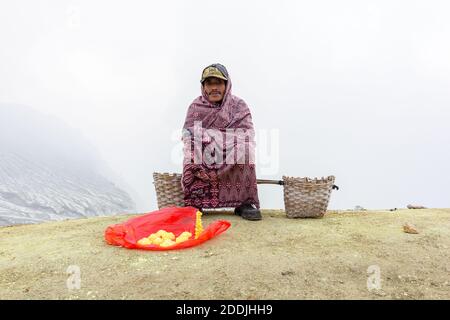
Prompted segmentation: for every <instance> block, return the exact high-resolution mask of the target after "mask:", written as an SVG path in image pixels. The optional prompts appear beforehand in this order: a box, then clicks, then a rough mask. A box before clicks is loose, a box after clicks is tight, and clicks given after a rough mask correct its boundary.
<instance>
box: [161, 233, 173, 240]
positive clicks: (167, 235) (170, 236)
mask: <svg viewBox="0 0 450 320" xmlns="http://www.w3.org/2000/svg"><path fill="white" fill-rule="evenodd" d="M161 238H163V239H164V240H167V239H169V240H175V235H174V234H173V233H172V232H167V233H165V234H163V235H162V236H161Z"/></svg>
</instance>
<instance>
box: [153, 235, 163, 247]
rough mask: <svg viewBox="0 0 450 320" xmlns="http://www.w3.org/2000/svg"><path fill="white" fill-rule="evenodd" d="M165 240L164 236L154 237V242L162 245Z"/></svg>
mask: <svg viewBox="0 0 450 320" xmlns="http://www.w3.org/2000/svg"><path fill="white" fill-rule="evenodd" d="M163 241H164V240H163V239H162V238H159V237H158V238H155V239H153V241H152V243H153V244H156V245H160V244H161V243H162V242H163Z"/></svg>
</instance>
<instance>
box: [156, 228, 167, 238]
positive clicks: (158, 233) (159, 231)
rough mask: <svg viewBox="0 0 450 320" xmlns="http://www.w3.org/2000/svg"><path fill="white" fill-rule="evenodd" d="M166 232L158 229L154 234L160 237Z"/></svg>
mask: <svg viewBox="0 0 450 320" xmlns="http://www.w3.org/2000/svg"><path fill="white" fill-rule="evenodd" d="M166 233H167V231H166V230H158V232H156V233H155V235H157V236H158V237H162V236H163V235H164V234H166Z"/></svg>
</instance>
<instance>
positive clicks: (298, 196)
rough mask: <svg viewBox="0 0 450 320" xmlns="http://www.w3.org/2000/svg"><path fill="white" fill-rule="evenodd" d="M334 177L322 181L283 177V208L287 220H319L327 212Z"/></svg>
mask: <svg viewBox="0 0 450 320" xmlns="http://www.w3.org/2000/svg"><path fill="white" fill-rule="evenodd" d="M334 180H335V177H334V176H329V177H326V178H323V177H322V179H317V178H315V179H309V178H293V177H285V176H283V181H284V206H285V211H286V216H287V217H288V218H321V217H323V215H324V214H325V212H326V211H327V207H328V202H329V200H330V195H331V191H332V189H333V187H336V188H337V186H335V185H334Z"/></svg>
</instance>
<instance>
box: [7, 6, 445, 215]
mask: <svg viewBox="0 0 450 320" xmlns="http://www.w3.org/2000/svg"><path fill="white" fill-rule="evenodd" d="M449 16H450V4H449V2H448V1H411V0H405V1H392V0H390V1H362V0H355V1H332V0H330V1H274V0H272V1H261V0H259V1H222V2H213V1H181V0H179V1H106V0H105V1H99V0H89V1H62V0H58V1H57V0H54V1H31V0H30V1H3V2H1V4H0V46H1V47H0V103H8V104H22V105H27V106H30V107H32V108H34V109H36V110H38V111H40V112H42V113H45V114H48V115H51V116H54V117H57V118H58V119H61V121H64V122H65V123H67V124H68V125H70V126H71V127H72V128H74V129H75V130H78V131H79V132H80V134H82V135H83V136H85V137H86V138H87V139H88V140H89V141H90V142H91V143H92V145H94V146H95V147H96V148H97V150H98V152H99V154H100V155H101V156H102V158H103V159H104V160H105V161H106V162H107V163H108V165H109V166H110V168H111V169H112V170H113V171H114V172H116V173H117V175H118V176H120V177H121V178H122V179H123V180H124V181H126V183H127V184H128V186H129V188H131V189H133V192H132V193H133V194H136V197H137V199H135V200H136V202H137V204H138V210H139V211H141V212H146V211H150V210H154V209H156V202H155V201H156V198H155V191H154V187H153V184H152V181H153V178H152V173H153V171H161V172H181V159H180V161H178V162H177V161H176V160H177V159H178V158H177V157H175V155H176V150H177V147H176V145H177V143H178V141H177V130H179V129H180V128H181V126H182V125H183V122H184V118H185V115H186V110H187V107H188V106H189V104H190V103H191V101H192V100H193V99H194V98H195V97H196V96H198V95H199V94H200V83H199V78H200V73H201V71H202V69H203V68H204V67H205V66H206V65H208V64H211V63H216V62H220V63H222V64H224V65H225V66H226V67H227V68H228V71H229V73H230V77H231V79H232V81H233V93H234V94H235V95H237V96H239V97H241V98H243V99H244V100H245V101H246V102H247V104H248V105H249V107H250V110H251V112H252V115H253V122H254V125H255V129H256V131H257V138H258V139H259V140H258V150H257V153H256V156H257V172H258V177H259V178H271V179H279V178H281V177H282V176H283V175H289V176H297V177H300V176H301V177H303V176H308V177H315V176H317V177H322V176H327V175H335V176H336V184H337V185H339V187H340V188H341V189H340V190H339V191H334V192H333V194H332V197H331V201H330V206H329V208H331V209H347V208H353V207H354V206H355V205H360V206H363V207H366V208H373V209H383V208H393V207H405V206H406V205H407V204H409V203H417V204H422V205H425V206H428V207H449V199H450V188H449V185H448V183H449V181H450V170H449V165H448V164H449V163H450V151H449V150H450V148H449V142H450V127H449V122H450V121H449V120H450V58H449V57H450V41H449V39H450V19H449ZM258 135H259V136H258ZM264 136H267V137H268V139H264ZM269 141H272V142H271V143H270V144H269ZM267 148H268V150H266V149H267ZM259 196H260V201H261V206H262V208H283V198H282V196H283V194H282V189H281V187H278V186H261V187H260V190H259Z"/></svg>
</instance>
